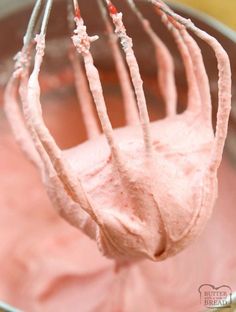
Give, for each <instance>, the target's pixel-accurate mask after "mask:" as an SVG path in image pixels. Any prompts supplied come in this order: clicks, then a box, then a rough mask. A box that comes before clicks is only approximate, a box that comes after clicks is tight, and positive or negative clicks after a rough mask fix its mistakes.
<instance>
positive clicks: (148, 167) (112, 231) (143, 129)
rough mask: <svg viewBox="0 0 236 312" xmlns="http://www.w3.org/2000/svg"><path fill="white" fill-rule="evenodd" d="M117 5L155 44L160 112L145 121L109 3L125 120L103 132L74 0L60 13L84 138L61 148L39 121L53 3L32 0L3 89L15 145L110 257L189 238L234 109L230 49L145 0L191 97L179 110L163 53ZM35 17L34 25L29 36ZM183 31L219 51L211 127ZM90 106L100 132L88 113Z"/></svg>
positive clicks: (105, 7)
mask: <svg viewBox="0 0 236 312" xmlns="http://www.w3.org/2000/svg"><path fill="white" fill-rule="evenodd" d="M126 2H127V4H128V5H129V7H130V8H131V10H132V11H133V13H134V14H135V15H136V17H137V22H139V23H140V24H141V25H142V27H143V29H144V31H145V32H146V34H147V36H148V37H149V38H150V40H151V42H152V44H153V46H154V48H155V59H156V62H157V67H158V84H159V89H160V92H161V95H162V97H163V99H164V101H165V106H166V117H165V118H164V119H162V120H158V121H154V122H150V120H149V115H148V109H147V104H146V99H145V94H144V90H143V81H142V77H141V74H140V70H139V64H138V61H137V59H136V57H135V53H134V50H133V43H132V39H131V38H130V37H129V35H128V34H127V31H126V28H125V25H124V22H123V15H122V13H121V12H119V8H118V5H117V7H116V6H115V5H114V4H112V2H111V1H109V0H106V1H103V0H97V3H98V7H99V9H100V12H101V14H102V17H103V20H104V23H105V25H106V29H107V33H108V34H109V42H108V47H109V49H110V50H111V51H112V55H113V58H114V62H115V66H116V71H117V74H118V77H119V82H120V86H121V90H122V95H123V101H124V109H125V117H126V123H127V125H126V126H125V127H122V128H119V129H113V128H112V125H111V122H110V119H109V117H108V113H107V109H106V103H105V100H104V96H103V89H102V84H101V81H100V77H99V72H98V70H97V68H96V66H95V65H94V61H93V56H92V54H91V52H90V46H91V45H92V43H93V42H94V41H95V40H99V38H98V36H96V35H93V36H90V35H89V34H88V33H87V28H86V24H85V21H84V19H83V12H81V11H80V7H79V2H78V1H77V0H74V1H71V3H70V5H69V8H71V7H73V11H74V12H73V19H72V18H71V13H72V12H71V10H70V9H69V24H70V26H71V27H74V28H75V29H74V33H73V36H72V43H73V48H71V49H70V51H71V52H70V59H71V63H72V67H73V69H74V74H75V86H76V91H77V95H78V97H79V99H80V104H81V110H82V115H83V118H84V123H85V125H86V130H87V135H88V140H87V141H86V142H85V143H83V144H80V145H78V146H75V147H73V148H71V149H67V150H61V149H60V148H59V147H58V146H57V144H56V142H55V140H54V138H53V137H52V135H51V134H50V132H49V130H48V129H47V127H46V125H45V123H44V120H43V117H42V108H41V103H40V85H39V81H38V77H39V72H40V68H41V64H42V61H43V56H44V49H45V35H46V30H47V23H48V19H49V17H50V12H51V8H52V5H53V1H52V0H47V1H40V0H37V1H36V3H35V6H34V9H33V12H32V16H31V19H30V22H29V25H28V29H27V32H26V35H25V37H24V44H23V48H22V50H21V52H20V53H18V54H17V57H16V63H15V70H14V73H13V75H12V76H11V78H10V80H9V82H8V84H7V87H6V92H5V112H6V115H7V118H8V120H9V123H10V125H11V128H12V131H13V133H14V135H15V138H16V140H17V141H18V143H19V145H20V147H21V148H22V150H23V151H24V152H25V154H26V156H27V157H28V158H29V159H30V160H31V161H32V162H33V163H34V164H35V166H36V167H37V168H38V170H39V172H40V173H41V174H42V181H43V183H44V185H45V188H46V190H47V192H48V195H49V197H50V199H51V201H52V203H53V205H54V207H55V209H56V210H57V211H58V213H59V214H60V215H61V216H62V217H63V218H64V219H65V220H67V221H68V222H69V223H70V224H71V225H73V226H75V227H76V228H78V229H80V230H81V231H83V232H84V233H85V234H87V235H88V236H89V237H90V238H92V239H94V240H96V242H97V245H98V248H99V249H100V251H101V252H102V253H103V255H105V256H107V257H109V258H112V259H115V261H116V262H122V261H136V260H139V259H144V258H147V259H150V260H153V261H159V260H164V259H166V258H167V257H170V256H173V255H175V254H176V253H178V252H179V251H181V250H182V249H183V248H185V247H186V246H187V245H188V244H190V242H191V241H192V240H193V239H194V238H195V237H196V236H198V235H199V234H200V233H201V232H202V229H203V228H204V226H205V224H206V222H207V220H208V219H209V217H210V215H211V212H212V208H213V205H214V202H215V199H216V196H217V169H218V167H219V165H220V162H221V157H222V153H223V147H224V143H225V138H226V135H227V125H228V118H229V114H230V107H231V71H230V64H229V59H228V56H227V54H226V52H225V51H224V49H223V48H222V46H221V45H220V44H219V42H218V41H217V40H216V39H215V38H213V37H211V36H210V35H208V34H207V33H206V32H204V31H203V30H200V29H199V28H197V27H196V26H195V25H194V24H193V23H192V22H191V21H190V20H188V19H185V18H183V17H181V16H179V15H178V14H176V13H174V12H173V11H172V10H171V9H170V8H169V7H168V6H167V5H166V4H165V3H164V2H163V1H159V0H146V1H145V0H143V2H147V3H149V5H150V6H151V7H152V8H153V10H154V11H155V12H156V14H157V15H159V16H160V18H161V20H162V22H163V25H164V26H165V27H167V29H168V30H169V31H170V33H171V35H172V37H173V40H174V41H175V43H176V45H177V47H178V50H179V52H180V55H181V57H182V60H183V65H184V68H185V73H186V78H187V84H188V100H187V108H186V110H185V111H184V112H183V113H181V114H177V110H176V109H177V91H176V84H175V77H174V61H173V58H172V56H171V53H170V51H169V50H168V48H167V46H166V45H165V43H164V42H163V41H162V40H161V39H160V38H159V37H158V35H157V33H156V32H155V31H154V30H153V28H152V26H151V24H150V23H149V21H148V20H147V19H145V17H144V16H143V13H142V12H141V11H140V10H139V8H138V6H137V4H136V1H134V0H126ZM68 3H69V1H68ZM42 10H43V18H42V19H40V12H42ZM73 20H74V21H73ZM39 22H40V23H41V25H40V27H41V28H40V32H39V33H38V34H37V35H36V36H35V38H33V37H34V33H35V31H36V29H37V25H38V24H39ZM189 31H190V32H192V33H194V34H195V35H196V36H198V37H199V38H200V39H202V40H203V41H205V42H206V43H207V44H208V45H209V46H210V47H211V48H212V49H213V50H214V52H215V55H216V58H217V63H218V71H219V80H218V112H217V123H216V130H215V131H214V130H213V126H212V116H211V115H212V103H211V96H210V87H209V80H208V76H207V73H206V69H205V66H204V62H203V58H202V54H201V50H200V48H199V46H198V44H197V43H196V41H195V40H194V39H193V37H192V36H191V35H190V33H189ZM34 44H35V45H36V53H35V56H34V58H33V70H32V72H31V73H30V71H31V59H32V55H33V48H34ZM106 48H107V47H106ZM77 54H79V55H80V58H78V55H77ZM81 59H82V60H83V65H82V63H81ZM18 94H19V97H18ZM18 98H19V102H20V105H22V108H23V110H22V111H23V112H22V113H21V109H20V106H19V103H18ZM94 104H95V107H96V111H97V115H98V117H99V120H100V123H101V128H102V132H103V133H100V130H99V126H98V124H97V120H96V116H95V114H94V112H93V105H94Z"/></svg>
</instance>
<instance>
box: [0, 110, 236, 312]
mask: <svg viewBox="0 0 236 312" xmlns="http://www.w3.org/2000/svg"><path fill="white" fill-rule="evenodd" d="M61 114H64V111H61ZM70 115H71V114H70ZM71 116H72V115H71ZM68 118H70V116H68ZM65 140H66V138H65ZM0 150H1V153H0V170H1V175H0V184H1V191H0V192H1V193H0V195H1V196H0V205H1V209H0V236H1V238H2V239H1V242H0V275H1V279H0V298H1V300H4V301H6V302H8V303H10V304H12V305H14V306H16V307H18V308H19V309H22V310H23V311H35V312H37V311H45V312H52V311H55V310H56V311H58V312H64V311H73V310H74V309H76V310H79V311H90V312H92V311H94V312H95V311H96V312H97V311H101V312H104V311H105V312H106V311H107V312H110V311H111V310H112V309H116V310H117V311H122V312H130V311H143V310H145V309H146V308H148V311H150V312H155V311H156V310H157V309H160V310H161V311H164V312H168V311H173V312H175V311H176V312H177V311H180V310H183V309H184V310H186V311H189V312H195V311H198V310H203V309H204V307H202V306H200V297H199V293H198V288H199V286H200V285H201V284H203V283H212V284H214V285H215V286H220V285H222V284H226V285H229V286H230V287H231V288H232V289H233V290H234V289H236V283H235V281H236V275H235V274H236V269H235V268H236V257H235V253H234V247H235V237H236V227H235V221H234V220H235V205H234V203H235V201H236V196H235V192H234V189H235V183H236V174H235V170H233V169H232V167H231V166H230V164H229V163H228V161H227V159H225V160H224V161H223V164H222V166H221V168H220V171H219V189H220V191H219V198H218V200H217V203H216V206H215V209H214V212H213V216H212V219H211V222H209V223H208V225H207V227H206V229H205V230H204V232H203V234H202V235H201V236H200V237H199V239H197V240H196V241H195V242H194V243H193V244H192V245H191V246H190V247H188V248H187V249H185V250H184V251H183V252H181V253H180V254H178V255H177V256H175V257H172V258H170V259H167V260H166V261H163V262H159V263H152V262H150V261H141V262H139V263H137V264H133V265H131V266H126V268H124V270H120V271H119V273H115V271H114V262H113V261H111V260H108V259H106V258H105V257H102V256H101V254H100V253H99V252H98V250H97V247H96V244H95V243H94V242H93V241H92V240H90V239H88V238H87V237H86V236H85V235H83V234H82V233H81V232H80V231H78V230H77V229H75V228H73V227H71V226H69V225H68V224H67V223H66V222H64V221H63V220H62V219H61V218H60V217H58V216H57V214H56V213H55V212H54V211H53V209H52V207H51V203H50V201H49V200H48V197H47V194H46V192H45V190H44V188H43V186H42V184H41V181H40V179H39V177H38V174H37V172H36V170H35V169H34V168H33V167H32V166H31V165H30V163H29V162H28V161H27V160H26V159H25V157H24V156H23V155H22V153H21V151H20V150H19V148H18V147H17V146H16V144H15V143H14V139H13V137H12V136H11V135H10V133H9V131H8V130H7V131H6V127H5V126H4V127H3V122H2V121H1V138H0ZM9 190H14V192H12V191H9ZM26 195H27V196H26ZM3 238H4V239H3ZM219 246H220V247H219ZM165 285H166V287H165ZM167 285H168V286H167ZM144 298H145V300H144ZM170 298H171V300H170Z"/></svg>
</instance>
